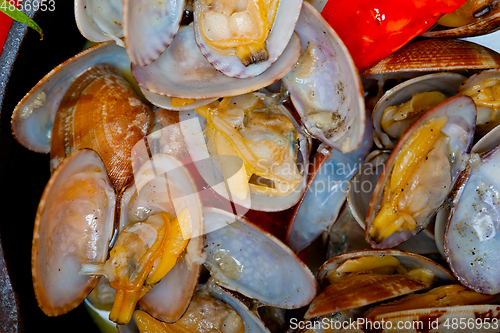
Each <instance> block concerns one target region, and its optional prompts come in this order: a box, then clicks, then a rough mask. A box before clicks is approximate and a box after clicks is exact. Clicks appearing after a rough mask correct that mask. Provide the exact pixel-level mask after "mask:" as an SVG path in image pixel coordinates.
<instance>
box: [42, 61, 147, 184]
mask: <svg viewBox="0 0 500 333" xmlns="http://www.w3.org/2000/svg"><path fill="white" fill-rule="evenodd" d="M153 120H154V115H153V112H152V111H151V109H150V108H149V107H148V106H147V105H146V104H144V102H142V101H141V100H140V99H139V97H138V96H137V95H136V93H135V92H134V90H133V88H132V86H131V85H130V84H129V83H128V82H127V81H126V80H125V79H124V78H123V76H122V75H121V74H120V72H119V71H118V70H116V69H114V68H112V67H109V66H103V65H99V66H96V67H92V68H91V69H89V70H87V71H85V72H84V73H82V74H81V75H80V76H78V78H76V79H75V81H74V82H73V83H72V85H71V86H70V87H69V88H68V91H67V92H66V94H65V95H64V97H63V98H62V100H61V102H60V104H59V108H58V111H57V113H56V116H55V119H54V125H53V130H52V140H51V150H50V158H51V168H52V169H55V168H56V167H57V165H58V164H59V163H60V162H61V161H62V160H63V159H64V158H65V157H66V156H67V155H68V154H69V153H71V152H72V151H74V150H76V149H81V148H90V149H93V150H95V151H96V152H97V153H98V154H99V156H100V157H101V159H102V160H103V162H104V165H105V167H106V170H107V172H108V175H109V177H110V179H111V182H112V184H113V186H114V187H115V188H116V190H117V192H118V193H120V192H121V190H122V189H123V188H125V187H126V186H127V185H128V184H129V183H130V182H131V181H132V179H133V174H132V157H131V152H132V148H133V147H134V145H135V144H136V143H137V142H138V141H139V140H141V139H142V138H144V137H145V136H146V135H148V134H149V132H150V130H151V129H152V127H153Z"/></svg>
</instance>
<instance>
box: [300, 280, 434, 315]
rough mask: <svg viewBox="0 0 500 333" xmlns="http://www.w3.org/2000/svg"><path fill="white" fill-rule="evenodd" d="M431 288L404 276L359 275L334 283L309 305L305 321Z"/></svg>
mask: <svg viewBox="0 0 500 333" xmlns="http://www.w3.org/2000/svg"><path fill="white" fill-rule="evenodd" d="M428 286H429V285H428V284H426V283H424V282H421V281H418V280H415V279H412V278H409V277H406V276H403V275H383V274H359V275H353V276H351V277H348V278H346V279H344V280H342V281H340V282H337V283H335V284H331V285H329V286H328V287H326V288H325V289H323V291H321V293H319V294H318V295H317V296H316V297H315V298H314V300H313V301H312V302H311V304H310V305H309V308H308V309H307V312H306V314H305V315H304V318H305V319H311V318H314V317H317V316H323V315H327V314H331V313H336V312H340V311H346V310H350V309H354V308H360V307H363V306H365V305H368V304H373V303H376V302H380V301H384V300H387V299H391V298H394V297H397V296H401V295H406V294H409V293H411V292H414V291H418V290H422V289H425V288H427V287H428Z"/></svg>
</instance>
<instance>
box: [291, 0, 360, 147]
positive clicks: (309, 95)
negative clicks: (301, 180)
mask: <svg viewBox="0 0 500 333" xmlns="http://www.w3.org/2000/svg"><path fill="white" fill-rule="evenodd" d="M295 31H296V32H297V34H298V35H299V37H300V38H301V40H302V55H301V57H300V59H299V61H298V62H297V64H296V65H295V67H294V68H293V69H292V70H291V71H290V72H289V73H288V74H287V75H286V76H285V77H284V78H283V79H282V82H283V84H284V86H285V87H286V89H288V91H289V92H290V98H291V100H292V103H293V105H294V106H295V108H296V110H297V112H298V113H299V116H300V118H301V121H302V124H303V125H304V126H305V127H306V129H307V131H308V132H309V133H311V134H312V135H314V136H315V137H317V138H318V139H319V140H320V141H322V142H323V143H325V144H327V145H329V146H330V147H332V148H334V149H336V150H338V151H341V152H342V153H350V152H353V151H354V150H356V149H357V148H358V147H359V146H360V145H361V141H362V140H363V135H364V132H365V125H364V124H365V105H364V99H363V88H362V86H361V81H360V79H359V74H358V71H357V69H356V66H355V65H354V61H353V60H352V58H351V56H350V54H349V51H348V50H347V48H346V47H345V45H344V43H343V42H342V40H341V39H340V38H339V36H338V35H337V34H336V33H335V31H334V30H333V29H332V28H331V27H330V25H329V24H328V23H327V22H326V21H325V20H324V19H323V17H322V16H321V14H320V13H319V12H318V11H317V10H315V9H314V7H313V6H312V5H310V4H309V3H307V2H305V3H304V4H303V6H302V12H301V14H300V17H299V21H298V22H297V25H296V27H295ZM325 113H328V114H329V118H330V119H329V121H325V124H326V125H325V126H330V125H335V127H334V128H332V129H331V130H326V129H322V128H321V125H320V124H319V122H317V121H315V120H313V117H314V116H315V115H317V114H325Z"/></svg>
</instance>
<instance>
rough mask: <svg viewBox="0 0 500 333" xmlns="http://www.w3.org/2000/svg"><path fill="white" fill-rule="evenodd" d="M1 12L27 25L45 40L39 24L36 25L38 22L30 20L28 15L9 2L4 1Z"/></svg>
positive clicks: (0, 6)
mask: <svg viewBox="0 0 500 333" xmlns="http://www.w3.org/2000/svg"><path fill="white" fill-rule="evenodd" d="M0 11H1V12H2V13H4V14H6V15H7V16H9V17H10V18H12V19H14V20H16V21H18V22H20V23H22V24H26V25H27V26H28V27H30V28H31V29H34V30H35V31H36V32H38V33H39V34H40V39H43V32H42V29H41V28H40V27H39V26H38V24H36V22H35V21H33V20H32V19H30V18H29V17H28V15H26V14H24V13H23V12H22V11H20V10H19V9H17V8H16V7H15V6H14V5H12V4H11V3H9V2H8V1H7V0H3V1H2V4H1V5H0Z"/></svg>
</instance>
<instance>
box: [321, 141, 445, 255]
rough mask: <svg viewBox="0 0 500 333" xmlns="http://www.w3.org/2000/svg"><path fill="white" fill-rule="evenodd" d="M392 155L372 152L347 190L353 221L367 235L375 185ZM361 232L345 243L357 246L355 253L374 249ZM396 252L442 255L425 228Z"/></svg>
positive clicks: (351, 236) (378, 151)
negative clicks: (361, 237) (370, 205)
mask: <svg viewBox="0 0 500 333" xmlns="http://www.w3.org/2000/svg"><path fill="white" fill-rule="evenodd" d="M389 155H390V152H389V151H380V150H374V151H372V152H371V153H370V155H368V156H367V158H366V159H365V163H364V164H363V165H362V166H361V168H360V169H359V171H358V172H357V173H356V174H355V175H354V177H352V178H351V181H350V182H349V188H348V190H347V203H348V207H349V211H350V212H351V214H352V218H353V220H354V221H356V222H357V225H358V226H360V227H361V228H360V230H362V231H363V232H364V230H365V227H366V216H367V214H368V206H369V204H370V200H371V197H372V194H373V191H374V190H375V186H376V185H377V181H378V179H379V177H380V175H381V174H382V170H383V168H384V165H385V163H386V162H387V160H388V158H389ZM335 228H336V227H335V226H334V228H332V230H331V231H330V237H332V232H333V230H334V229H335ZM353 228H355V227H354V226H351V228H350V229H351V230H352V229H353ZM360 230H355V231H353V232H352V234H351V235H350V236H349V237H348V239H346V241H345V242H346V243H347V246H352V247H353V250H354V249H366V248H369V247H370V245H368V243H366V239H365V237H364V236H363V240H361V239H360V238H359V231H360ZM351 243H352V244H351ZM396 249H398V250H403V251H409V252H413V253H417V254H422V255H430V254H436V253H438V252H439V250H438V248H437V247H436V244H435V241H434V235H433V234H432V233H430V232H429V231H428V230H427V229H424V230H423V232H422V233H419V234H417V235H415V236H414V237H411V238H409V239H408V240H406V241H405V242H403V243H401V244H399V245H398V246H397V247H396ZM345 252H347V251H345ZM337 254H340V253H337Z"/></svg>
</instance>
